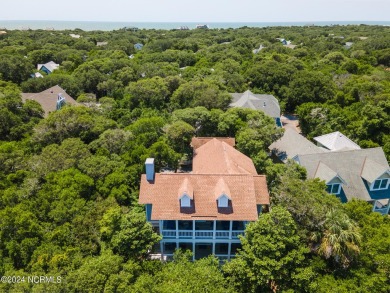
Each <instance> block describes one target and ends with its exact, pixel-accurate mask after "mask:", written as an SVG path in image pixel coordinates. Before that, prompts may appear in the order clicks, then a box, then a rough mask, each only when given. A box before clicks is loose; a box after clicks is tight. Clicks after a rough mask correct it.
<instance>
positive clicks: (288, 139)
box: [269, 128, 326, 162]
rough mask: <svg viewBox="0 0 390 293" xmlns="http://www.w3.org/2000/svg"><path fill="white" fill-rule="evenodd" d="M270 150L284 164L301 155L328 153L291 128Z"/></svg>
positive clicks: (287, 129)
mask: <svg viewBox="0 0 390 293" xmlns="http://www.w3.org/2000/svg"><path fill="white" fill-rule="evenodd" d="M269 149H270V150H271V151H272V152H273V153H274V154H275V155H276V156H278V158H279V159H280V160H282V161H283V162H286V161H287V159H292V158H294V157H295V156H297V155H299V154H317V153H324V152H326V150H325V149H323V148H319V147H317V146H316V145H315V144H314V143H312V142H311V141H309V140H308V139H306V138H305V137H304V136H302V135H301V134H299V133H298V132H296V131H295V130H294V129H290V128H286V129H285V132H284V134H283V136H282V137H281V138H280V139H279V140H277V141H275V142H274V143H272V144H271V145H270V146H269Z"/></svg>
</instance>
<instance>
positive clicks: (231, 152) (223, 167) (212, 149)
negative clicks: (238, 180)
mask: <svg viewBox="0 0 390 293" xmlns="http://www.w3.org/2000/svg"><path fill="white" fill-rule="evenodd" d="M192 171H193V173H197V174H252V175H257V172H256V168H255V165H254V164H253V162H252V160H251V159H250V158H249V157H247V156H245V155H244V154H243V153H240V152H239V151H238V150H236V149H235V148H234V147H232V146H231V145H229V144H228V143H226V142H225V141H221V140H218V139H217V138H213V139H211V140H210V141H208V142H207V143H205V144H203V145H202V146H200V147H198V148H197V149H195V150H194V158H193V161H192Z"/></svg>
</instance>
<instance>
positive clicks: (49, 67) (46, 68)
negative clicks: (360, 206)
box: [37, 61, 60, 74]
mask: <svg viewBox="0 0 390 293" xmlns="http://www.w3.org/2000/svg"><path fill="white" fill-rule="evenodd" d="M58 67H60V65H59V64H57V63H55V62H54V61H50V62H47V63H45V64H38V66H37V69H38V70H41V71H43V72H46V74H50V73H52V72H53V71H54V70H56V69H58Z"/></svg>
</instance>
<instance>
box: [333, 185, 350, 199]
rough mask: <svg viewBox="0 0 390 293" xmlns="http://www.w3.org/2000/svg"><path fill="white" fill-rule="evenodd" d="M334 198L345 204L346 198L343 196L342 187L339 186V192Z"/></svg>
mask: <svg viewBox="0 0 390 293" xmlns="http://www.w3.org/2000/svg"><path fill="white" fill-rule="evenodd" d="M336 197H337V198H338V199H340V200H341V202H342V203H346V202H347V201H348V199H347V197H346V196H345V192H344V190H343V187H342V186H341V192H340V194H337V195H336Z"/></svg>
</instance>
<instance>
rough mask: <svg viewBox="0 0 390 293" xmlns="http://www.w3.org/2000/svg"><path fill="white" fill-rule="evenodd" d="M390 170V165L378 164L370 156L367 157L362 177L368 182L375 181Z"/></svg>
mask: <svg viewBox="0 0 390 293" xmlns="http://www.w3.org/2000/svg"><path fill="white" fill-rule="evenodd" d="M388 171H389V166H387V167H386V165H383V164H378V163H377V162H374V161H373V160H371V159H370V158H367V159H366V160H365V162H364V165H363V170H362V174H361V175H362V177H363V178H364V179H366V180H367V181H368V182H370V183H372V182H374V181H375V180H376V179H377V178H378V177H380V176H382V175H383V174H384V173H385V172H388Z"/></svg>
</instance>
